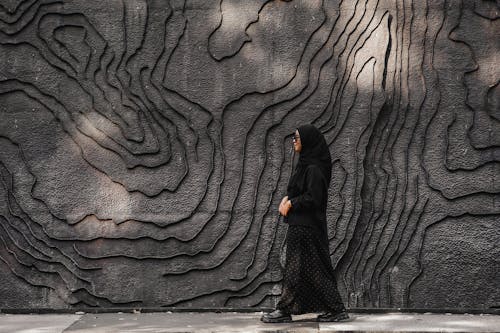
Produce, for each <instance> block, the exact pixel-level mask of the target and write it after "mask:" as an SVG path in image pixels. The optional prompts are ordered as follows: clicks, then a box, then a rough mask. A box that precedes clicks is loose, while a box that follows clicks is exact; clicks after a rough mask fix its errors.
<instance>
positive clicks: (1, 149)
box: [0, 0, 500, 309]
mask: <svg viewBox="0 0 500 333" xmlns="http://www.w3.org/2000/svg"><path fill="white" fill-rule="evenodd" d="M499 12H500V7H499V4H498V1H494V0H427V1H421V0H365V1H361V0H360V1H354V0H353V1H348V0H343V1H342V0H331V1H330V0H323V1H322V0H293V1H279V0H274V1H269V0H253V1H246V0H220V1H216V0H213V1H205V0H193V1H182V0H171V1H167V0H148V1H146V0H106V1H103V0H99V1H94V0H86V1H76V0H74V1H69V0H68V1H66V0H64V1H60V0H38V1H36V0H22V1H21V0H18V1H16V0H1V1H0V176H1V177H0V180H1V182H0V281H1V283H0V308H47V307H53V308H70V307H87V306H98V307H113V306H121V307H153V306H154V307H157V306H182V307H230V308H242V307H269V306H274V304H275V302H276V299H277V295H279V293H280V288H279V281H280V279H281V273H280V261H279V260H280V250H281V245H282V243H283V238H284V234H285V231H286V227H285V226H284V225H283V224H282V223H278V219H277V217H278V216H277V205H278V202H279V200H280V199H281V196H282V195H283V194H284V190H285V186H286V183H287V180H288V177H289V174H290V165H291V163H290V162H291V155H290V147H291V137H290V133H291V132H292V131H293V130H294V129H295V128H296V127H297V126H298V125H300V124H303V123H306V122H314V124H316V125H317V126H318V127H319V128H321V130H322V131H323V132H324V133H325V135H326V137H327V141H328V143H329V145H330V148H331V152H332V157H333V160H334V165H333V181H332V184H331V188H330V202H329V232H330V235H329V236H330V239H331V243H330V246H331V254H332V256H331V258H332V263H333V264H334V265H336V266H337V268H338V270H337V272H338V281H339V287H340V289H341V293H342V295H343V297H344V299H345V300H346V302H347V303H348V305H349V306H350V307H408V308H462V309H463V308H480V309H487V308H490V307H495V306H496V307H498V306H500V288H499V273H498V272H499V271H500V260H499V258H500V248H499V244H500V163H499V162H500V87H499V80H500V66H499V64H500V39H499V38H498V36H499V34H500V20H499V15H500V14H499Z"/></svg>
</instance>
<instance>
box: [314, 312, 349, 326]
mask: <svg viewBox="0 0 500 333" xmlns="http://www.w3.org/2000/svg"><path fill="white" fill-rule="evenodd" d="M347 319H349V315H348V314H347V312H346V311H345V310H344V311H341V312H326V313H323V314H320V315H319V316H318V318H316V321H319V322H323V323H325V322H337V321H343V320H347Z"/></svg>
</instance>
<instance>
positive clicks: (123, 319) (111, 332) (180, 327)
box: [0, 312, 500, 333]
mask: <svg viewBox="0 0 500 333" xmlns="http://www.w3.org/2000/svg"><path fill="white" fill-rule="evenodd" d="M261 315H262V313H260V312H257V313H235V312H224V313H210V312H201V313H193V312H181V313H171V312H162V313H98V314H95V313H88V314H32V315H30V314H0V332H1V333H14V332H17V333H42V332H43V333H58V332H71V333H98V332H99V333H101V332H103V333H104V332H105V333H115V332H116V333H122V332H142V333H144V332H176V333H180V332H261V333H271V332H279V333H286V332H500V315H466V314H465V315H457V314H411V313H385V314H362V313H354V314H351V319H350V320H349V321H346V322H342V323H316V322H315V321H314V319H315V317H316V316H315V315H303V316H294V317H293V319H294V322H292V323H288V324H264V323H262V322H260V316H261Z"/></svg>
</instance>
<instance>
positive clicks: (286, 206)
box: [279, 196, 292, 216]
mask: <svg viewBox="0 0 500 333" xmlns="http://www.w3.org/2000/svg"><path fill="white" fill-rule="evenodd" d="M290 208H292V202H291V201H290V200H288V196H286V197H284V198H283V199H282V200H281V203H280V208H279V211H280V214H281V215H283V216H287V215H288V212H289V211H290Z"/></svg>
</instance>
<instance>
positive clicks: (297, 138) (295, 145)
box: [293, 130, 302, 153]
mask: <svg viewBox="0 0 500 333" xmlns="http://www.w3.org/2000/svg"><path fill="white" fill-rule="evenodd" d="M293 150H295V152H297V153H300V151H301V150H302V143H301V142H300V135H299V131H298V130H296V131H295V134H294V136H293Z"/></svg>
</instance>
